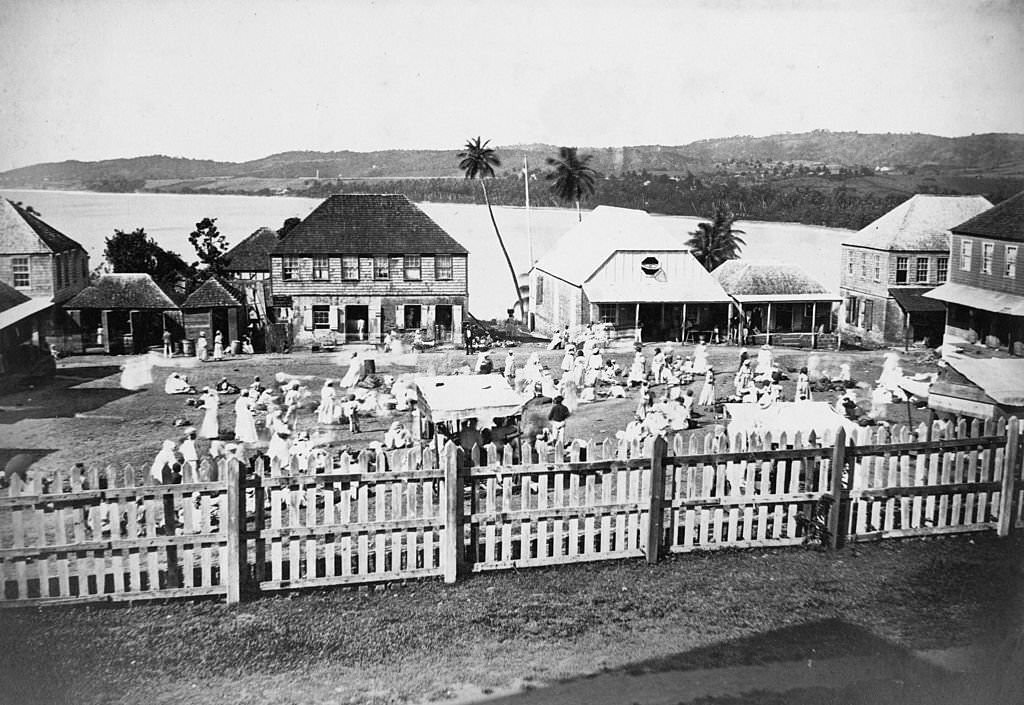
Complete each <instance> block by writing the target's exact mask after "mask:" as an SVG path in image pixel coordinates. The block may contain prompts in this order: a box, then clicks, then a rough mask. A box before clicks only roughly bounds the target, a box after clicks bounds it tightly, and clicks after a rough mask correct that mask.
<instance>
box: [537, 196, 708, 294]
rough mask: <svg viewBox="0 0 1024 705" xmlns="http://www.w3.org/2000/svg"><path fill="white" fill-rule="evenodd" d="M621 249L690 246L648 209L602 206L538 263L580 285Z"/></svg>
mask: <svg viewBox="0 0 1024 705" xmlns="http://www.w3.org/2000/svg"><path fill="white" fill-rule="evenodd" d="M619 250H631V251H637V252H644V251H648V250H650V251H657V252H679V251H689V248H688V247H687V246H686V242H685V241H684V240H682V239H681V238H679V237H676V236H675V235H672V234H671V233H669V232H668V231H667V230H665V229H664V228H663V227H662V226H661V224H660V223H659V222H658V221H657V220H656V219H655V218H653V217H652V216H651V215H650V214H649V213H647V212H646V211H639V210H633V209H631V208H615V207H613V206H598V207H597V208H595V209H594V210H593V211H591V212H590V214H589V215H587V216H584V218H583V222H582V223H579V224H577V225H574V226H573V227H572V228H570V229H569V230H568V231H567V232H566V233H565V234H564V235H563V236H562V237H561V238H559V240H558V242H557V243H555V246H554V247H553V248H551V249H550V250H548V252H547V253H546V254H545V255H544V256H543V257H541V258H540V260H539V261H538V262H537V263H536V264H535V265H534V266H535V267H536V268H537V269H540V270H543V271H545V272H547V273H548V274H552V275H554V276H556V277H558V278H559V279H564V280H565V281H567V282H569V283H571V284H576V285H577V286H578V285H580V284H583V282H585V281H587V279H589V278H590V277H591V276H592V275H593V274H594V272H596V271H597V270H598V269H599V268H600V267H601V265H602V264H604V262H605V261H606V260H607V259H608V258H609V257H611V256H612V255H613V254H614V253H615V252H617V251H619Z"/></svg>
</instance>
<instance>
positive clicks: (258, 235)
mask: <svg viewBox="0 0 1024 705" xmlns="http://www.w3.org/2000/svg"><path fill="white" fill-rule="evenodd" d="M275 247H277V233H276V232H274V231H273V230H271V229H270V228H260V229H259V230H257V231H256V232H254V233H253V234H252V235H250V236H249V237H247V238H245V239H244V240H242V241H241V242H240V243H238V244H237V245H235V246H234V247H232V248H231V249H230V250H228V251H227V252H226V253H225V254H224V257H225V258H226V259H227V261H228V263H227V266H226V267H225V269H226V270H227V271H229V272H269V271H270V253H271V252H272V251H273V250H274V248H275Z"/></svg>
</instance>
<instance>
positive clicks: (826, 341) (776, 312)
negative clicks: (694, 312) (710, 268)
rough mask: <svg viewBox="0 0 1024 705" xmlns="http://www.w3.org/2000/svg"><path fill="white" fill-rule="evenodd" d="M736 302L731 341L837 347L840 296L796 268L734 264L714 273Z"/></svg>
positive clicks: (771, 264) (729, 264) (755, 263)
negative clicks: (835, 331) (835, 314)
mask: <svg viewBox="0 0 1024 705" xmlns="http://www.w3.org/2000/svg"><path fill="white" fill-rule="evenodd" d="M712 275H713V276H714V278H715V280H716V281H717V282H718V283H719V284H721V285H722V288H723V289H725V291H726V293H728V294H729V296H731V297H732V299H733V301H734V302H735V307H736V312H737V314H738V315H736V316H734V317H730V318H731V321H732V322H733V323H732V325H730V327H729V337H730V340H731V341H732V342H735V343H737V344H753V345H762V344H764V343H769V344H777V345H787V344H789V345H808V346H810V347H816V346H818V345H819V344H820V345H826V346H827V345H830V344H832V343H834V342H835V341H834V336H833V335H832V333H833V320H832V318H833V316H832V311H833V308H834V307H835V305H836V304H837V303H838V302H839V301H840V298H839V296H838V295H837V294H835V293H833V292H831V291H829V290H828V289H827V288H826V287H825V286H824V285H823V284H821V283H820V282H818V281H817V280H815V279H814V278H813V277H811V276H810V275H809V274H807V273H806V272H804V271H803V270H802V269H800V268H799V267H797V266H796V265H793V264H786V263H775V262H749V261H746V260H729V261H728V262H724V263H722V264H721V265H719V266H718V267H717V268H716V269H715V271H714V272H712Z"/></svg>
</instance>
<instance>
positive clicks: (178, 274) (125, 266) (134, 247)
mask: <svg viewBox="0 0 1024 705" xmlns="http://www.w3.org/2000/svg"><path fill="white" fill-rule="evenodd" d="M103 256H104V258H106V260H107V263H108V264H109V265H110V270H111V271H113V272H115V273H117V274H121V273H128V272H139V273H142V274H148V275H149V276H151V277H152V278H153V281H155V282H156V283H157V285H158V286H160V287H161V288H162V289H164V290H165V291H168V292H175V293H184V292H185V291H187V289H188V286H189V283H190V281H191V279H192V278H193V276H194V274H195V272H194V270H193V269H192V268H191V267H189V266H188V265H187V264H186V263H185V261H184V260H182V259H181V257H180V256H179V255H178V254H176V253H174V252H169V251H168V250H165V249H164V248H162V247H160V245H158V244H156V242H155V241H154V240H153V238H151V237H150V236H149V235H147V234H146V231H145V230H144V229H143V228H136V229H135V230H132V231H131V232H125V231H124V230H115V231H114V234H113V235H112V236H111V237H108V238H107V239H106V246H105V247H104V249H103Z"/></svg>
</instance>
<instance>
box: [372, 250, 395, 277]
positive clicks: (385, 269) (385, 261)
mask: <svg viewBox="0 0 1024 705" xmlns="http://www.w3.org/2000/svg"><path fill="white" fill-rule="evenodd" d="M373 278H374V279H390V278H391V260H390V258H389V257H388V256H387V255H374V257H373Z"/></svg>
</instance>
